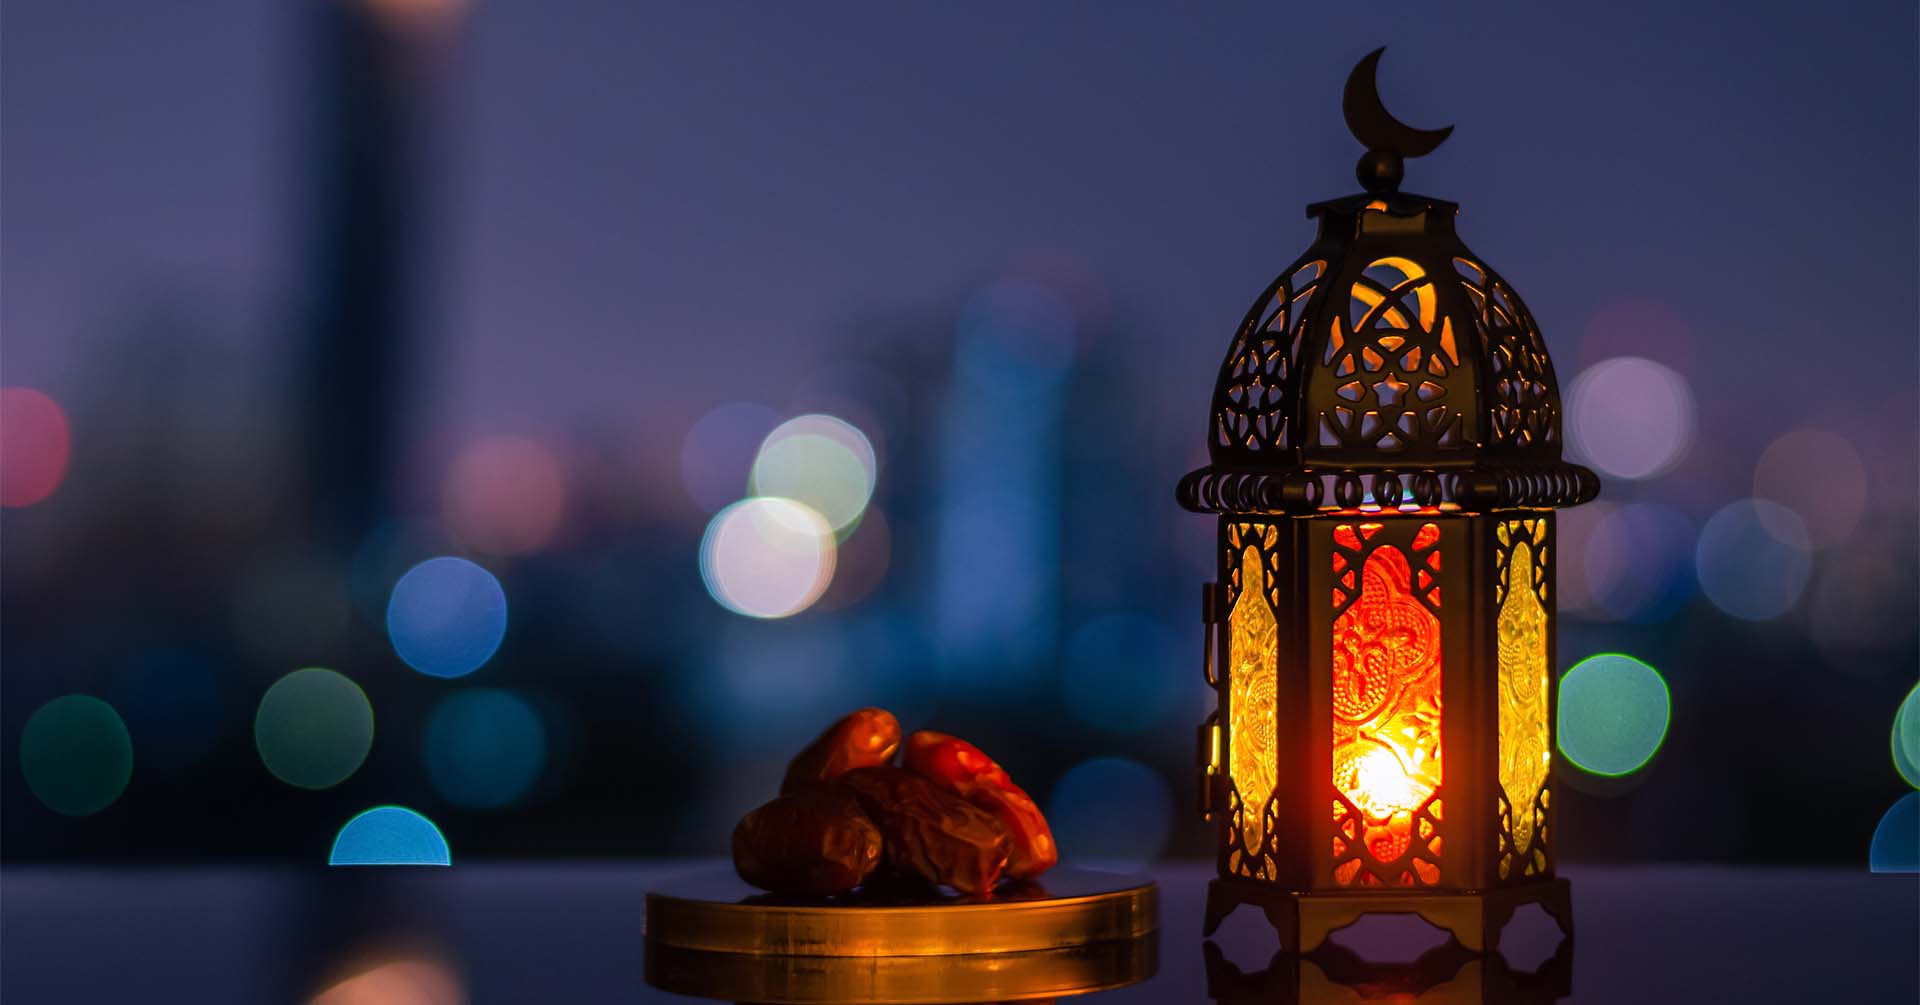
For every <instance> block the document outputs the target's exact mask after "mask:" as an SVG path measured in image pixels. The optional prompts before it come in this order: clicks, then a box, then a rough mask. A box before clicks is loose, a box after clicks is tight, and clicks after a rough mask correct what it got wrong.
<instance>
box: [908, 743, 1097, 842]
mask: <svg viewBox="0 0 1920 1005" xmlns="http://www.w3.org/2000/svg"><path fill="white" fill-rule="evenodd" d="M906 760H907V767H909V768H911V769H913V770H914V771H915V772H918V773H919V774H921V775H924V776H926V777H927V778H928V779H930V780H931V781H932V782H933V783H934V784H935V785H938V786H939V787H941V788H943V789H945V790H947V791H948V792H951V793H953V794H954V795H956V796H959V797H960V798H962V799H965V800H966V801H967V802H969V803H972V804H973V805H975V806H978V807H980V808H981V809H983V810H986V811H987V812H989V813H991V814H993V815H994V817H995V818H996V819H998V820H999V821H1000V823H1001V825H1002V826H1003V827H1005V828H1006V829H1007V837H1008V839H1009V846H1008V847H1009V853H1008V857H1007V876H1008V878H1010V879H1032V878H1033V877H1035V876H1038V875H1040V874H1041V873H1043V872H1046V871H1047V870H1048V869H1050V868H1052V867H1053V864H1054V863H1055V862H1058V861H1060V849H1059V848H1058V847H1057V846H1055V845H1054V843H1053V829H1052V828H1051V827H1048V826H1047V818H1046V815H1045V814H1043V813H1041V812H1040V806H1039V804H1037V803H1035V802H1034V801H1033V797H1032V796H1029V795H1027V793H1026V790H1024V789H1022V788H1021V787H1020V786H1018V785H1015V784H1013V778H1012V777H1011V776H1009V775H1008V774H1007V772H1006V770H1005V769H1004V768H1002V767H1000V765H998V764H996V763H994V760H993V758H991V757H988V756H987V755H986V754H985V753H984V752H982V751H981V750H980V748H979V747H976V746H974V745H973V744H971V743H968V742H967V741H965V740H962V739H960V738H959V737H956V736H948V735H947V734H945V733H936V732H934V731H933V730H930V729H923V730H920V731H919V732H917V733H914V734H913V735H912V736H910V737H908V738H907V757H906Z"/></svg>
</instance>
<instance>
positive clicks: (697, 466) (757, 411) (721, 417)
mask: <svg viewBox="0 0 1920 1005" xmlns="http://www.w3.org/2000/svg"><path fill="white" fill-rule="evenodd" d="M779 424H780V416H778V415H776V414H774V411H773V409H771V408H768V407H766V406H765V405H757V404H754V403H752V402H747V401H737V402H733V403H731V404H726V405H721V406H720V407H719V408H716V409H714V410H713V411H711V412H708V413H707V414H705V415H703V416H701V417H700V419H699V421H697V422H695V423H694V424H693V426H692V428H690V429H688V430H687V439H686V443H685V444H684V445H683V446H682V447H681V448H680V478H681V480H682V481H683V482H685V483H686V487H687V496H688V497H689V498H691V499H692V500H693V501H694V504H695V505H697V506H699V507H700V508H701V509H703V510H706V511H707V512H709V513H712V512H715V511H716V510H719V509H720V508H721V507H723V506H726V505H728V504H729V503H732V502H734V501H735V500H737V499H739V498H740V496H741V495H742V494H743V493H744V492H745V490H746V486H747V481H748V479H749V478H750V477H751V476H752V471H753V459H754V458H755V457H756V456H758V455H759V453H760V444H761V443H762V442H764V441H765V440H766V438H767V434H768V433H771V432H773V428H774V427H775V426H778V425H779Z"/></svg>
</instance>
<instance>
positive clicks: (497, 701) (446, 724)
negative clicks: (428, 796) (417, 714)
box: [426, 688, 547, 810]
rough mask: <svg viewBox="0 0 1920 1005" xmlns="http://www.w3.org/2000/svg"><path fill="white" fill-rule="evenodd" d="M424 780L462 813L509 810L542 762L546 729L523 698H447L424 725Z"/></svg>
mask: <svg viewBox="0 0 1920 1005" xmlns="http://www.w3.org/2000/svg"><path fill="white" fill-rule="evenodd" d="M426 761H427V779H428V780H429V781H431V782H432V783H433V788H434V791H435V792H438V793H439V794H440V797H441V798H443V799H445V800H446V801H448V802H450V803H453V804H454V805H456V806H464V807H466V808H468V809H476V810H492V809H499V808H500V807H503V806H510V805H512V804H514V803H516V802H518V801H520V799H521V798H522V797H524V796H525V795H526V794H527V791H528V790H529V789H531V788H533V783H534V782H536V781H538V780H539V778H540V771H541V769H542V768H543V767H545V766H546V763H547V729H546V726H545V725H543V724H542V723H541V721H540V713H538V712H536V711H534V708H533V706H532V705H530V704H528V703H527V701H526V699H524V698H522V697H520V696H519V695H517V694H514V693H513V692H511V691H504V690H500V689H498V688H475V689H473V690H469V691H461V692H459V693H458V694H453V695H449V696H448V697H447V698H446V699H445V700H444V701H442V702H441V703H440V705H439V707H438V708H435V709H434V710H433V716H432V717H431V718H430V719H428V720H427V735H426Z"/></svg>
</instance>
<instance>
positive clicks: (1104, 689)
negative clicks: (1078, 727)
mask: <svg viewBox="0 0 1920 1005" xmlns="http://www.w3.org/2000/svg"><path fill="white" fill-rule="evenodd" d="M1176 648H1177V645H1176V643H1175V641H1174V638H1173V632H1172V631H1171V630H1169V629H1168V628H1167V627H1166V626H1165V625H1164V624H1162V623H1160V622H1159V621H1157V620H1155V619H1153V618H1149V617H1145V616H1143V615H1139V614H1134V613H1117V614H1108V615H1104V616H1102V617H1098V618H1095V619H1093V620H1092V621H1089V622H1087V623H1086V624H1084V625H1082V626H1080V628H1079V629H1077V630H1075V631H1074V632H1073V634H1071V635H1069V636H1068V637H1067V646H1066V653H1065V660H1064V661H1063V665H1062V666H1061V673H1060V688H1061V692H1060V696H1061V700H1062V702H1063V703H1064V704H1065V705H1066V707H1067V711H1068V712H1070V713H1072V715H1073V717H1074V718H1076V719H1078V720H1080V721H1081V722H1084V723H1086V724H1087V725H1090V726H1093V727H1095V728H1097V729H1105V730H1112V731H1115V732H1137V731H1140V730H1145V729H1150V728H1152V727H1154V726H1156V725H1158V724H1159V723H1162V722H1165V721H1167V720H1168V719H1169V718H1174V717H1177V718H1178V719H1179V721H1181V722H1185V721H1187V720H1188V719H1189V718H1193V717H1194V716H1193V714H1192V713H1193V708H1192V705H1193V704H1194V702H1193V701H1190V700H1188V699H1189V698H1190V697H1191V696H1193V695H1198V694H1201V693H1202V692H1201V690H1200V689H1198V688H1195V687H1192V686H1190V685H1191V681H1190V680H1189V674H1188V673H1185V672H1182V671H1184V670H1185V669H1186V663H1187V662H1188V661H1186V660H1182V659H1181V658H1180V654H1179V653H1177V652H1176V651H1175V650H1176Z"/></svg>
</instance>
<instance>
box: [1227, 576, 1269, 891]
mask: <svg viewBox="0 0 1920 1005" xmlns="http://www.w3.org/2000/svg"><path fill="white" fill-rule="evenodd" d="M1266 583H1267V574H1266V570H1265V569H1264V568H1262V566H1261V562H1260V551H1259V549H1257V548H1255V547H1253V546H1252V545H1248V546H1247V548H1246V550H1245V551H1243V552H1242V553H1241V557H1240V596H1239V597H1238V598H1237V599H1236V600H1235V601H1234V602H1233V610H1232V612H1231V613H1229V614H1228V615H1227V624H1228V627H1229V629H1230V631H1231V634H1230V635H1229V637H1228V641H1227V658H1228V660H1230V661H1231V662H1230V663H1229V664H1228V669H1227V694H1228V699H1227V715H1228V717H1229V718H1228V723H1229V725H1230V727H1231V728H1230V729H1229V731H1228V733H1227V736H1228V740H1227V747H1228V749H1227V770H1228V772H1229V773H1230V775H1231V777H1232V779H1233V784H1234V787H1235V789H1237V790H1238V791H1239V793H1240V807H1241V809H1240V848H1239V849H1235V850H1234V851H1233V852H1232V853H1231V854H1230V855H1229V856H1228V862H1227V866H1228V868H1229V869H1231V870H1232V871H1234V872H1239V873H1242V874H1245V875H1253V874H1255V873H1257V872H1259V871H1261V867H1260V865H1259V863H1258V861H1257V859H1258V857H1259V854H1260V846H1261V842H1262V841H1263V840H1265V838H1266V816H1265V815H1266V809H1267V800H1269V799H1271V798H1272V797H1273V787H1274V785H1275V783H1276V781H1277V780H1278V777H1279V771H1280V764H1279V753H1278V747H1277V739H1278V738H1277V737H1276V736H1275V731H1276V729H1277V717H1276V715H1275V709H1274V692H1275V684H1276V681H1275V679H1274V678H1275V675H1276V674H1278V673H1279V671H1280V626H1279V624H1278V623H1277V622H1276V621H1275V620H1274V617H1273V608H1271V607H1269V606H1268V605H1267V596H1266V593H1267V591H1266ZM1249 859H1253V861H1249Z"/></svg>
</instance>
